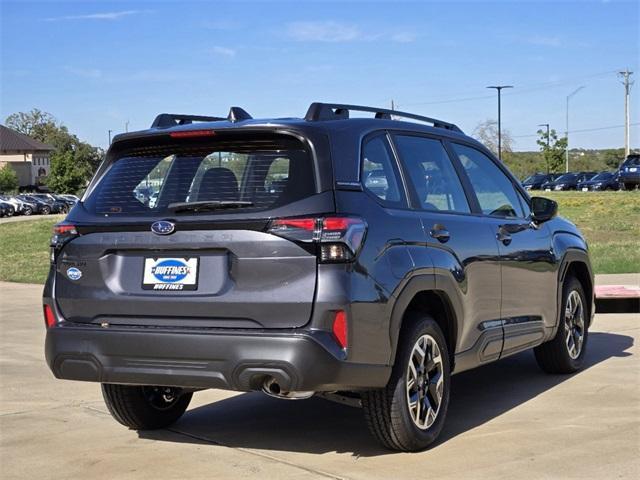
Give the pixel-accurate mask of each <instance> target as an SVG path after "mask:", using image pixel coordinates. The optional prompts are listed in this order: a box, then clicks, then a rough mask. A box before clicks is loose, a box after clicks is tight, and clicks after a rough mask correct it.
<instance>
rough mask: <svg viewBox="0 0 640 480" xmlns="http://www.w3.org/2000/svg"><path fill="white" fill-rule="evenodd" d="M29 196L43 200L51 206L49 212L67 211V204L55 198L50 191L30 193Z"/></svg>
mask: <svg viewBox="0 0 640 480" xmlns="http://www.w3.org/2000/svg"><path fill="white" fill-rule="evenodd" d="M30 197H32V198H35V199H37V200H40V201H42V202H45V203H46V204H48V205H49V207H50V208H51V213H68V212H69V205H68V203H67V202H65V201H61V200H58V199H56V198H55V197H54V196H53V195H52V194H50V193H32V194H31V195H30Z"/></svg>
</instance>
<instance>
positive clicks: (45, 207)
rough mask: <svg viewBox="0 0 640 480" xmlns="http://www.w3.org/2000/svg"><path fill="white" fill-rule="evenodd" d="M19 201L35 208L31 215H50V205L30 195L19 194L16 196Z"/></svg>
mask: <svg viewBox="0 0 640 480" xmlns="http://www.w3.org/2000/svg"><path fill="white" fill-rule="evenodd" d="M17 197H18V198H19V199H20V200H22V201H24V202H29V203H30V204H31V205H33V206H34V207H35V208H34V210H33V213H36V214H40V215H49V214H50V213H51V205H50V204H49V203H47V202H45V201H44V200H41V199H39V198H36V197H33V196H32V195H27V194H21V195H18V196H17Z"/></svg>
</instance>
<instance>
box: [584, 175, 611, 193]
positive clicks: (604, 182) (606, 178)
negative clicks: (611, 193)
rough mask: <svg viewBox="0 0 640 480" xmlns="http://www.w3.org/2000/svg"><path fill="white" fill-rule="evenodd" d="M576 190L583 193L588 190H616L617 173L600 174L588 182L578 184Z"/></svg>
mask: <svg viewBox="0 0 640 480" xmlns="http://www.w3.org/2000/svg"><path fill="white" fill-rule="evenodd" d="M577 189H578V190H581V191H583V192H587V191H589V190H618V189H619V185H618V175H617V172H600V173H598V174H597V175H595V176H593V177H592V178H591V179H589V180H583V181H582V182H578V185H577Z"/></svg>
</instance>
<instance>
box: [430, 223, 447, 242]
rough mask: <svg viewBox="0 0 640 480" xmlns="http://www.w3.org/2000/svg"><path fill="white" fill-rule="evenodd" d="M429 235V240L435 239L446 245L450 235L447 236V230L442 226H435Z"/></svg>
mask: <svg viewBox="0 0 640 480" xmlns="http://www.w3.org/2000/svg"><path fill="white" fill-rule="evenodd" d="M429 235H430V236H431V238H435V239H436V240H438V241H439V242H440V243H447V242H448V241H449V238H451V235H450V234H449V230H447V228H446V227H445V226H444V225H440V224H437V223H436V224H435V225H434V226H433V228H432V229H431V230H430V231H429Z"/></svg>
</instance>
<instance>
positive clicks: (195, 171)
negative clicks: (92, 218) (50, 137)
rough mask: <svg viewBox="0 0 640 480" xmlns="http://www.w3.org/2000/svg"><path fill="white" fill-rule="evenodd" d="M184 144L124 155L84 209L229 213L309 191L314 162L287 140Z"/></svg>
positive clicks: (282, 202)
mask: <svg viewBox="0 0 640 480" xmlns="http://www.w3.org/2000/svg"><path fill="white" fill-rule="evenodd" d="M182 142H184V143H183V144H182V145H172V146H165V147H158V148H141V149H139V150H138V151H135V150H132V151H131V152H124V153H123V155H122V156H121V157H120V158H119V159H117V160H116V161H115V162H114V163H113V164H112V165H111V167H110V168H109V170H108V171H107V173H106V174H105V175H104V177H103V178H102V180H101V181H100V183H99V184H98V185H97V186H96V188H95V189H94V190H93V191H92V192H91V194H90V195H89V197H88V198H87V200H86V202H85V207H86V208H87V209H88V210H89V211H90V212H92V213H95V214H98V215H105V216H112V215H116V216H117V215H123V216H124V215H126V216H131V215H134V216H157V215H164V214H178V215H179V214H180V213H181V212H184V213H189V214H193V213H199V212H206V213H207V214H215V213H233V212H235V211H237V210H240V211H256V210H267V209H272V208H277V207H281V206H283V205H286V204H289V203H292V202H295V201H297V200H302V199H303V198H306V197H308V196H310V195H312V194H313V193H314V192H315V184H314V175H313V172H314V170H313V161H312V158H311V156H310V154H309V152H308V151H307V150H306V149H305V147H304V145H303V144H302V143H301V142H299V141H298V140H295V139H292V138H291V137H285V136H271V137H270V138H264V137H263V138H251V139H242V140H241V139H238V138H237V137H236V139H233V140H230V139H227V140H222V139H221V140H219V141H214V142H211V141H209V142H207V143H206V144H202V142H199V143H200V145H194V143H195V142H188V141H186V140H182ZM196 205H199V206H198V207H197V208H194V207H195V206H196Z"/></svg>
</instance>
